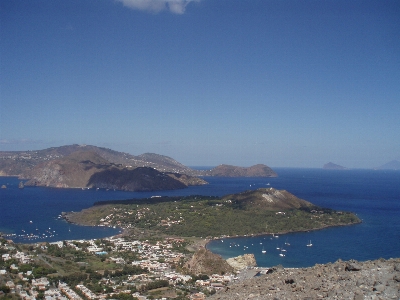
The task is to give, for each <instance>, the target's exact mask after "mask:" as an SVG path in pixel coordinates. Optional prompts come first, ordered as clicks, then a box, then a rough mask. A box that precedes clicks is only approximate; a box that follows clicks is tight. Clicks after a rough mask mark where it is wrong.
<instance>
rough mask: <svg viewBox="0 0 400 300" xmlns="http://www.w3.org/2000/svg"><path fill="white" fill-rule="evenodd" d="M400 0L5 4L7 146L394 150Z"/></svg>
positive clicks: (308, 155)
mask: <svg viewBox="0 0 400 300" xmlns="http://www.w3.org/2000/svg"><path fill="white" fill-rule="evenodd" d="M399 16H400V2H399V1H397V0H394V1H384V0H378V1H368V0H365V1H352V0H344V1H341V0H338V1H334V0H312V1H311V0H310V1H308V0H196V1H184V0H69V1H65V0H36V1H32V0H2V1H1V2H0V22H1V27H0V38H1V40H0V51H1V57H0V59H1V61H0V63H1V65H0V66H1V69H0V84H1V91H0V93H1V94H0V150H3V151H4V150H36V149H44V148H48V147H53V146H61V145H67V144H74V143H77V144H91V145H96V146H101V147H107V148H111V149H114V150H117V151H123V152H128V153H131V154H134V155H138V154H142V153H145V152H154V153H158V154H163V155H167V156H170V157H173V158H174V159H176V160H178V161H179V162H181V163H183V164H185V165H189V166H199V165H205V166H214V165H218V164H222V163H225V164H233V165H239V166H250V165H253V164H256V163H264V164H267V165H269V166H272V167H322V165H323V164H325V163H327V162H330V161H332V162H334V163H337V164H340V165H343V166H346V167H350V168H373V167H376V166H379V165H382V164H384V163H386V162H388V161H390V160H393V159H400V17H399Z"/></svg>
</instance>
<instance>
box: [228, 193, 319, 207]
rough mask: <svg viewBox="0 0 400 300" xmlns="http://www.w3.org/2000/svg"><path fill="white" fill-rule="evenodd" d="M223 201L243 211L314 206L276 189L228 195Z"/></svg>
mask: <svg viewBox="0 0 400 300" xmlns="http://www.w3.org/2000/svg"><path fill="white" fill-rule="evenodd" d="M222 199H223V200H227V201H228V200H230V201H232V202H233V203H235V202H236V203H238V204H239V205H240V207H241V208H242V209H245V208H246V207H248V206H249V207H251V208H253V209H260V210H261V209H262V210H274V211H277V210H288V209H299V208H311V207H313V206H314V205H313V204H312V203H310V202H308V201H306V200H303V199H300V198H297V197H296V196H295V195H293V194H291V193H289V192H288V191H286V190H276V189H274V188H260V189H257V190H254V191H253V190H249V191H244V192H241V193H237V194H231V195H226V196H224V197H223V198H222Z"/></svg>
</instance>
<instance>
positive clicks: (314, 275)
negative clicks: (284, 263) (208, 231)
mask: <svg viewBox="0 0 400 300" xmlns="http://www.w3.org/2000/svg"><path fill="white" fill-rule="evenodd" d="M239 277H240V276H239ZM243 277H245V276H243ZM207 299H219V300H231V299H253V300H261V299H355V300H362V299H400V259H398V258H397V259H389V260H384V259H379V260H375V261H366V262H357V261H347V262H344V261H341V260H338V261H337V262H335V263H329V264H325V265H315V266H314V267H311V268H301V269H284V268H281V267H275V268H271V269H269V270H268V271H267V274H265V275H261V276H259V277H254V278H251V279H245V280H243V281H240V282H237V283H234V284H231V285H230V286H228V287H227V288H226V289H224V290H221V291H219V292H217V294H215V295H213V296H211V297H209V298H207Z"/></svg>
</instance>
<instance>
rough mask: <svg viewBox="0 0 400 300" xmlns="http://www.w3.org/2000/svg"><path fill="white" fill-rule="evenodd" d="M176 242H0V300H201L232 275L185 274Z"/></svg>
mask: <svg viewBox="0 0 400 300" xmlns="http://www.w3.org/2000/svg"><path fill="white" fill-rule="evenodd" d="M186 244H187V241H186V240H184V239H181V238H165V239H164V240H162V241H156V240H152V241H149V240H144V241H139V240H131V239H130V238H127V237H110V238H104V239H100V240H76V241H60V242H55V243H44V242H43V243H36V244H14V243H13V242H12V241H9V240H6V239H1V244H0V252H1V260H0V297H1V296H7V297H8V298H9V299H13V297H15V299H21V298H22V299H26V300H33V299H47V300H50V299H171V298H174V299H204V298H205V297H206V296H208V295H211V294H214V293H215V292H216V291H217V290H219V289H222V288H225V287H226V285H227V284H228V283H230V282H231V281H234V280H236V279H237V277H235V276H236V275H234V274H213V275H210V276H208V275H205V274H188V273H187V272H186V271H185V267H184V263H185V261H186V260H187V258H188V257H189V256H188V255H189V253H188V251H187V250H185V246H186Z"/></svg>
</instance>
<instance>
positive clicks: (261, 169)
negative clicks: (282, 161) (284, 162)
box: [204, 164, 278, 177]
mask: <svg viewBox="0 0 400 300" xmlns="http://www.w3.org/2000/svg"><path fill="white" fill-rule="evenodd" d="M204 173H205V175H207V176H219V177H277V176H278V174H276V173H275V172H274V171H273V170H272V169H271V168H270V167H268V166H266V165H262V164H258V165H254V166H251V167H248V168H244V167H237V166H231V165H219V166H217V167H215V168H214V169H212V170H210V171H205V172H204Z"/></svg>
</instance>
